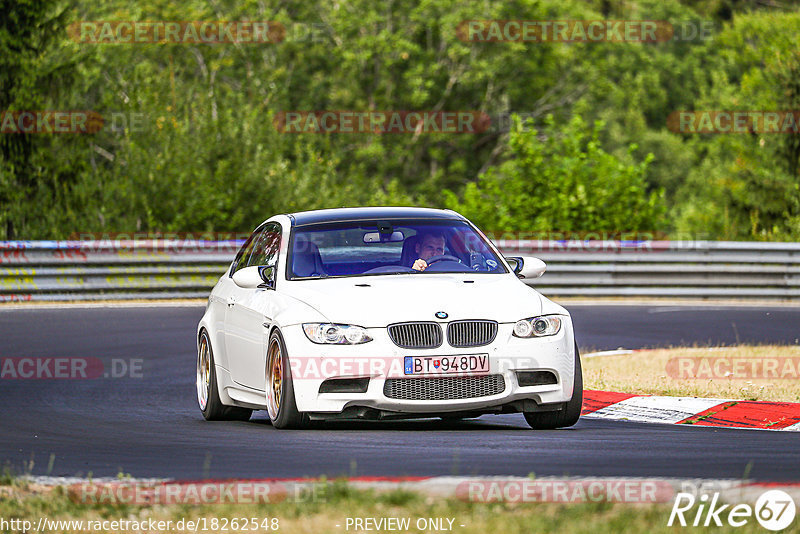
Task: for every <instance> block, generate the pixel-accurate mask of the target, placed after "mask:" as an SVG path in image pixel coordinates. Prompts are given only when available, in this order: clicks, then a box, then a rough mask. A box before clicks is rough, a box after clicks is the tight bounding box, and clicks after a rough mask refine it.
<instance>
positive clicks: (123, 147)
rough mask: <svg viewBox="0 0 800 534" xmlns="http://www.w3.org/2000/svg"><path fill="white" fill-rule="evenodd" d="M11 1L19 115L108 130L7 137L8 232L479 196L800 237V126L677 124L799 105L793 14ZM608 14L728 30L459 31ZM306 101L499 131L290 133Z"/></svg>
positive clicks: (492, 202) (238, 227)
mask: <svg viewBox="0 0 800 534" xmlns="http://www.w3.org/2000/svg"><path fill="white" fill-rule="evenodd" d="M776 5H777V4H776ZM0 12H2V13H3V14H4V16H3V17H2V18H0V111H4V110H25V109H28V110H37V109H61V110H69V109H73V110H95V111H97V112H99V113H101V114H103V116H104V117H105V119H106V125H105V127H104V128H103V130H102V131H100V132H99V133H97V134H94V135H18V134H17V135H15V134H0V239H13V238H24V239H37V238H64V237H67V236H69V235H71V234H73V233H77V232H92V231H95V232H114V231H126V232H130V231H137V232H142V231H153V232H157V231H161V232H181V231H185V232H203V231H224V232H244V231H248V230H250V229H252V228H253V227H254V226H255V225H257V224H258V223H259V222H261V221H262V220H263V219H265V218H266V217H268V216H270V215H272V214H273V213H276V212H289V211H295V210H303V209H314V208H322V207H335V206H354V205H379V204H380V205H428V206H434V207H444V206H451V207H456V208H458V209H460V210H463V211H464V212H465V214H466V215H467V216H470V217H474V218H475V220H476V222H478V223H479V224H480V225H481V226H483V227H485V228H487V229H492V230H500V229H521V230H547V231H582V230H588V231H628V230H648V231H651V230H662V231H680V232H695V233H697V232H702V233H703V234H704V235H705V236H707V237H709V238H725V239H800V232H798V227H800V208H798V203H799V202H798V198H800V195H799V194H798V190H797V184H798V171H800V168H799V165H800V163H798V162H799V161H800V136H788V135H773V136H767V137H764V138H759V137H758V136H755V137H753V136H746V135H739V136H736V135H729V136H725V135H719V136H698V135H680V134H676V133H673V132H671V131H669V130H667V128H666V117H667V116H668V115H669V114H670V113H671V112H673V111H676V110H683V109H711V110H714V109H795V110H796V109H800V86H798V85H797V80H798V79H800V76H799V75H798V74H800V67H799V66H800V59H799V57H800V56H798V52H797V47H796V44H795V41H796V28H797V27H798V23H800V19H798V13H797V8H795V7H793V6H792V5H790V4H787V5H786V7H785V8H778V7H775V6H772V5H767V3H764V4H763V5H758V6H755V5H753V4H752V3H748V2H744V1H740V0H684V1H681V2H679V1H677V0H670V1H662V0H635V1H631V2H609V1H606V0H592V1H589V2H586V1H584V0H566V1H562V0H541V1H535V2H533V1H527V0H525V1H518V0H504V1H502V2H486V1H484V0H439V1H436V2H434V1H429V0H413V1H412V0H407V1H401V2H375V1H373V0H350V1H348V2H331V1H329V0H319V1H317V2H302V1H299V0H288V1H285V2H262V1H259V0H244V1H241V2H227V1H223V2H213V3H209V2H205V1H201V0H187V1H186V2H181V3H179V4H176V3H174V2H170V1H167V0H145V1H143V2H136V3H134V2H129V1H127V0H111V1H108V2H88V1H86V0H26V1H10V0H0ZM603 18H608V19H613V20H620V19H633V20H669V21H674V22H676V23H681V24H687V25H689V26H692V25H693V26H695V27H698V28H700V27H702V28H705V29H706V30H707V29H708V28H709V27H710V28H711V30H712V32H711V33H712V37H713V38H712V39H709V40H706V41H703V40H673V41H670V42H664V43H655V44H650V43H575V44H558V43H530V42H528V43H521V42H512V43H472V42H464V41H462V40H461V39H460V38H459V35H458V32H457V31H456V30H457V28H458V26H459V24H461V23H462V21H465V20H473V19H498V20H511V19H528V20H542V19H556V20H568V19H569V20H581V19H583V20H598V19H603ZM87 20H88V21H103V20H111V21H125V20H129V21H130V20H143V21H144V20H150V21H153V20H178V21H181V20H183V21H186V20H229V21H238V20H274V21H278V22H280V23H282V24H283V25H284V26H285V27H286V29H287V34H286V39H285V40H284V41H282V42H281V43H277V44H217V45H207V44H185V43H160V44H156V43H154V44H103V45H94V44H87V43H77V42H74V41H72V40H71V39H70V38H69V36H68V33H67V31H66V25H67V24H69V23H70V22H74V21H87ZM291 110H307V111H313V110H356V111H365V110H387V111H388V110H443V111H458V110H465V111H481V112H485V113H487V114H489V116H491V117H492V118H493V126H492V127H491V128H489V129H488V130H487V131H485V132H482V133H477V134H421V135H413V134H407V135H404V134H387V135H378V134H330V135H326V134H285V133H281V132H280V131H278V129H277V128H276V127H275V125H274V124H273V120H274V117H275V116H276V114H277V113H278V112H280V111H291ZM510 113H519V114H520V115H521V116H524V117H529V118H530V122H529V123H527V124H526V125H525V128H522V127H521V125H517V126H516V127H515V128H516V129H515V130H514V131H511V132H508V131H504V129H503V128H502V127H501V125H498V124H497V120H496V119H497V118H498V117H499V116H500V115H506V114H510ZM547 117H550V118H549V119H548V118H547ZM132 118H137V119H138V122H134V123H132V122H131V119H132ZM600 124H602V127H601V126H599V125H600ZM588 125H594V126H588ZM122 126H125V127H122ZM534 130H535V131H537V132H538V133H536V132H535V131H534ZM636 147H638V148H636ZM443 192H444V194H443Z"/></svg>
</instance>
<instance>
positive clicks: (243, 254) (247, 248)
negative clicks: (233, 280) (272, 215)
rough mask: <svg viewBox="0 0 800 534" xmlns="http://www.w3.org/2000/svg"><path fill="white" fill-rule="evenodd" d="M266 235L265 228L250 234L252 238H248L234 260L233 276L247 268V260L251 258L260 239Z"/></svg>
mask: <svg viewBox="0 0 800 534" xmlns="http://www.w3.org/2000/svg"><path fill="white" fill-rule="evenodd" d="M263 233H264V229H263V228H259V229H257V230H256V231H255V232H253V233H252V234H250V237H248V238H247V241H245V243H244V245H242V248H240V249H239V253H238V254H236V259H235V260H233V268H232V269H231V276H233V273H235V272H236V271H238V270H239V269H242V268H244V267H247V260H248V259H249V258H250V255H251V254H252V252H253V247H254V246H255V244H256V242H257V241H258V238H259V237H260V236H261V235H262V234H263Z"/></svg>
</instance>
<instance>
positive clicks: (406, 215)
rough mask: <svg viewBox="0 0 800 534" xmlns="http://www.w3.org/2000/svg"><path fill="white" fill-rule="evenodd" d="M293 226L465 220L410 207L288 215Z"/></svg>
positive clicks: (444, 213) (332, 210)
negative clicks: (408, 220)
mask: <svg viewBox="0 0 800 534" xmlns="http://www.w3.org/2000/svg"><path fill="white" fill-rule="evenodd" d="M288 215H289V218H290V219H291V220H292V225H293V226H304V225H307V224H320V223H328V222H343V221H359V220H365V219H366V220H370V219H450V220H463V217H462V216H461V215H459V214H458V213H456V212H454V211H451V210H437V209H432V208H408V207H370V208H335V209H326V210H314V211H300V212H297V213H290V214H288Z"/></svg>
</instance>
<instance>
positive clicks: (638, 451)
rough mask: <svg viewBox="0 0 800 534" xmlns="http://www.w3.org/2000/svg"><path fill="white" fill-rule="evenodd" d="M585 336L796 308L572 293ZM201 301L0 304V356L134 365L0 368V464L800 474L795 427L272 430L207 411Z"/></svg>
mask: <svg viewBox="0 0 800 534" xmlns="http://www.w3.org/2000/svg"><path fill="white" fill-rule="evenodd" d="M569 308H570V309H571V311H572V313H573V317H574V321H575V324H576V331H577V332H578V335H579V337H578V342H579V344H580V346H581V347H584V348H591V349H594V350H603V349H615V348H618V347H624V348H641V347H651V346H669V345H693V344H698V345H719V344H731V343H735V342H737V341H739V342H742V343H744V342H751V343H767V342H769V343H784V344H798V336H800V308H785V307H784V308H781V307H771V308H770V307H759V308H738V307H693V308H684V307H668V306H618V305H602V306H570V307H569ZM202 313H203V308H202V307H156V308H142V307H138V308H69V309H36V308H26V309H14V310H9V309H0V357H22V356H29V357H55V356H71V357H76V356H91V357H97V358H100V359H101V360H103V361H104V362H105V363H106V364H108V362H110V360H111V359H112V358H122V359H125V360H130V359H141V360H142V377H141V378H117V379H113V378H98V379H93V380H8V379H2V380H0V407H1V408H2V409H0V464H7V465H8V466H10V467H11V468H12V469H13V470H15V471H17V472H30V473H32V474H35V475H45V474H48V475H52V476H84V477H85V476H89V475H90V474H91V475H92V476H94V477H102V476H115V475H117V474H118V473H120V472H123V473H127V474H131V475H133V476H135V477H165V478H178V479H198V478H228V477H246V478H261V477H280V478H283V477H303V476H318V475H322V474H325V475H328V476H341V475H345V476H430V475H460V476H470V475H522V476H524V475H528V474H530V473H535V474H536V475H538V476H548V475H550V476H564V475H570V476H621V477H645V476H646V477H653V476H658V477H681V478H686V477H689V478H741V477H743V476H749V477H750V478H753V479H756V480H774V481H800V434H798V433H794V432H767V431H754V430H734V429H713V428H697V427H690V426H677V425H654V424H637V423H628V422H616V421H602V420H592V419H586V418H584V419H582V420H581V421H580V422H579V423H578V425H576V426H575V427H573V428H570V429H562V430H554V431H536V432H535V431H532V430H530V429H528V427H527V425H526V423H525V421H524V419H523V418H522V416H521V415H505V416H484V417H482V418H480V419H477V420H471V421H465V422H459V423H444V422H442V421H439V420H424V421H404V422H391V423H389V422H381V423H374V422H357V423H336V424H327V425H324V426H323V427H321V428H317V429H312V430H301V431H276V430H275V429H273V428H272V426H271V425H270V424H269V423H268V421H267V420H266V419H265V415H263V414H264V412H256V414H255V415H254V417H253V419H252V420H251V421H250V422H246V423H245V422H214V423H209V422H206V421H204V420H203V418H202V416H201V414H200V412H199V410H198V408H197V405H196V400H195V391H194V372H195V345H194V333H195V327H196V324H197V321H198V319H199V318H200V316H201V315H202Z"/></svg>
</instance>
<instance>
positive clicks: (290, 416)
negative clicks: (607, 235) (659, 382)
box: [197, 208, 583, 429]
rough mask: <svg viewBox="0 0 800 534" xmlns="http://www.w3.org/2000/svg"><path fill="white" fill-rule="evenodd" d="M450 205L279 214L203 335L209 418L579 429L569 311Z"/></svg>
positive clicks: (201, 390)
mask: <svg viewBox="0 0 800 534" xmlns="http://www.w3.org/2000/svg"><path fill="white" fill-rule="evenodd" d="M544 270H545V265H544V263H543V262H542V261H540V260H538V259H535V258H527V257H526V258H522V257H514V258H504V257H503V256H502V255H501V254H500V253H499V252H498V250H497V249H496V248H495V246H494V245H493V244H492V243H491V242H490V241H489V240H488V239H487V238H486V237H485V236H484V235H483V234H482V233H481V232H480V230H478V229H477V228H476V227H475V226H474V225H472V223H470V222H469V221H468V220H467V219H465V218H464V217H462V216H461V215H459V214H458V213H455V212H453V211H448V210H434V209H423V208H343V209H331V210H319V211H309V212H302V213H294V214H288V215H276V216H275V217H272V218H270V219H268V220H267V221H265V222H264V223H263V224H261V225H260V226H259V227H258V228H257V229H256V230H255V231H254V232H253V234H252V235H251V236H250V237H249V239H247V241H246V242H245V243H244V245H242V248H241V249H240V250H239V252H238V253H237V255H236V258H235V259H234V260H233V263H231V266H230V268H229V269H228V270H227V271H226V272H225V274H224V275H223V276H222V277H221V278H220V279H219V282H217V284H216V286H215V287H214V289H213V290H212V292H211V296H210V297H209V299H208V306H207V308H206V311H205V314H204V315H203V318H202V319H201V320H200V324H199V325H198V329H197V354H198V356H197V399H198V402H199V404H200V409H201V410H202V412H203V416H204V417H205V418H206V419H209V420H211V419H238V420H247V419H249V418H250V416H251V414H252V411H253V410H267V413H268V414H269V419H270V420H271V422H272V425H273V426H275V427H276V428H297V427H301V426H303V425H305V424H307V423H308V422H310V421H315V420H330V419H391V418H421V417H441V418H444V419H458V418H468V417H477V416H479V415H482V414H501V413H519V412H522V413H523V414H524V416H525V419H526V420H527V422H528V424H529V425H530V426H531V427H533V428H536V429H549V428H558V427H567V426H572V425H574V424H575V423H576V422H577V421H578V418H579V417H580V412H581V403H582V397H583V381H582V378H581V363H580V357H579V355H578V349H577V345H576V343H575V337H574V332H573V328H572V321H571V319H570V315H569V313H568V312H567V310H565V309H564V308H562V307H561V306H559V305H557V304H555V303H553V302H552V301H550V300H548V299H546V298H545V297H543V296H542V295H541V294H539V293H538V292H537V291H536V290H534V289H533V288H531V287H529V286H528V285H526V284H525V283H523V281H522V280H521V279H525V280H529V279H531V278H536V277H539V276H541V275H542V273H544Z"/></svg>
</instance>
